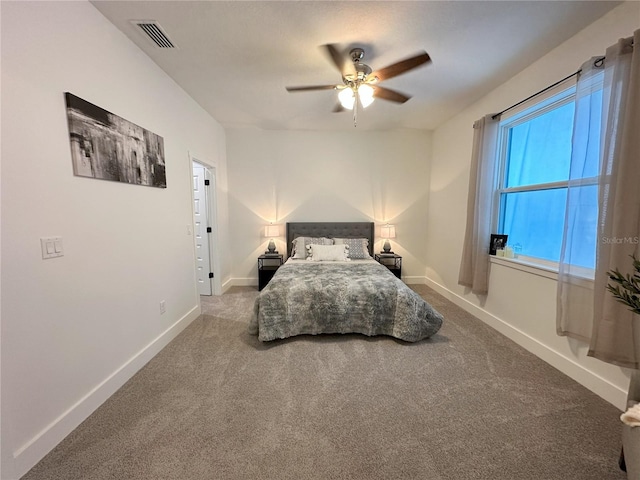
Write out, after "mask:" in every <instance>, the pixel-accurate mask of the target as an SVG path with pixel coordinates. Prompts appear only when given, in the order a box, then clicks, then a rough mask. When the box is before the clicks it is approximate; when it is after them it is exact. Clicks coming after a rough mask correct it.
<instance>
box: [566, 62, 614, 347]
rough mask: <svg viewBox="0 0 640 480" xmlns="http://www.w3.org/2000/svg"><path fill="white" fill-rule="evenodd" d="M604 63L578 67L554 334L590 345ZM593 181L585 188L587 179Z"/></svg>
mask: <svg viewBox="0 0 640 480" xmlns="http://www.w3.org/2000/svg"><path fill="white" fill-rule="evenodd" d="M603 85H604V60H603V59H602V57H594V58H592V59H590V60H589V61H587V62H585V63H584V64H583V65H582V66H581V67H580V74H579V76H578V82H577V84H576V97H575V111H574V117H573V118H574V120H573V136H572V144H573V145H572V149H571V164H570V165H571V167H570V169H569V186H568V188H567V203H566V209H565V219H564V231H563V237H562V247H561V250H560V260H559V262H558V264H559V265H558V290H557V315H556V329H557V333H558V335H564V336H568V337H571V338H576V339H578V340H581V341H583V342H585V343H589V341H590V339H591V332H592V330H593V282H590V281H588V279H586V278H585V272H586V270H587V269H588V267H590V265H586V264H585V263H586V262H585V258H586V257H588V256H589V255H594V254H595V251H596V250H597V238H596V232H595V229H594V228H592V226H593V225H594V224H595V221H596V218H595V213H594V212H596V211H598V186H597V185H594V182H595V181H596V180H595V179H597V178H598V177H599V158H600V154H601V148H600V147H601V142H600V138H601V137H602V136H603V132H602V126H603V124H602V116H603V108H602V94H603V93H604V92H603ZM585 176H586V177H587V178H591V179H594V180H592V181H591V182H590V183H586V182H585V180H584V177H585ZM589 227H591V228H589Z"/></svg>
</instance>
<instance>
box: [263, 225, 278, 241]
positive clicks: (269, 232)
mask: <svg viewBox="0 0 640 480" xmlns="http://www.w3.org/2000/svg"><path fill="white" fill-rule="evenodd" d="M264 236H265V237H268V238H273V237H279V236H280V227H278V225H267V226H266V228H265V229H264Z"/></svg>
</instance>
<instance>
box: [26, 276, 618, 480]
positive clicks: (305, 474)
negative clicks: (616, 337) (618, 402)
mask: <svg viewBox="0 0 640 480" xmlns="http://www.w3.org/2000/svg"><path fill="white" fill-rule="evenodd" d="M412 287H413V288H414V289H415V290H416V291H418V293H419V294H420V295H422V296H423V298H425V299H426V300H427V301H428V302H430V303H431V304H432V305H433V306H434V307H435V308H436V309H437V310H438V311H440V312H441V313H442V314H443V315H444V318H445V321H444V325H443V327H442V329H441V330H440V332H439V333H438V334H437V335H435V336H434V337H433V338H431V339H429V340H425V341H422V342H418V343H415V344H410V343H405V342H402V341H399V340H395V339H392V338H388V337H375V338H369V337H366V336H362V335H325V336H318V337H312V336H301V337H297V338H291V339H286V340H279V341H274V342H270V343H266V344H262V343H260V342H259V341H258V340H257V338H256V337H254V336H251V335H249V334H248V333H247V332H246V329H247V324H248V321H249V318H250V315H251V311H252V306H253V302H254V300H255V298H256V296H257V294H258V292H257V291H256V289H255V288H251V287H234V288H232V289H230V290H229V291H228V292H227V293H226V294H224V295H222V296H220V297H203V299H202V313H203V315H202V316H201V317H199V318H198V319H197V320H195V321H194V322H193V323H192V324H191V325H189V327H187V328H186V329H185V330H184V331H183V332H182V333H181V334H180V335H179V336H178V337H177V338H176V339H175V340H174V341H173V342H171V343H170V344H169V345H168V346H167V347H166V348H165V349H164V350H163V351H162V352H160V353H159V354H158V355H157V356H156V357H155V358H153V359H152V360H151V361H150V362H149V363H148V364H147V365H146V366H145V367H144V368H143V369H141V370H140V371H139V372H138V373H137V374H136V375H135V376H134V377H133V378H131V379H130V380H129V381H128V382H127V383H126V384H125V385H124V386H123V387H122V388H121V389H120V390H119V391H118V392H117V393H116V394H115V395H113V396H112V397H111V398H110V399H108V400H107V401H106V402H105V403H104V404H103V405H102V406H101V407H100V408H99V409H98V410H97V411H96V412H94V413H93V414H92V415H91V416H90V417H89V418H88V419H87V420H86V421H85V422H83V423H82V424H81V425H80V426H79V427H78V428H77V429H76V430H74V431H73V432H72V433H71V434H70V435H69V436H68V437H67V438H66V439H65V440H63V441H62V442H61V443H60V444H59V445H58V446H57V447H56V448H55V449H54V450H53V451H52V452H50V453H49V454H48V455H47V456H46V457H45V458H44V459H43V460H42V461H41V462H40V463H38V464H37V465H36V466H35V467H34V468H33V469H31V471H30V472H28V473H27V474H26V475H25V476H24V477H23V479H24V480H45V479H47V480H49V479H50V480H62V479H64V480H72V479H82V480H102V479H118V480H123V479H149V480H151V479H153V480H162V479H167V480H168V479H180V480H191V479H193V480H195V479H278V480H279V479H296V480H304V479H363V480H364V479H367V480H372V479H424V480H445V479H447V480H448V479H455V480H465V479H478V480H500V479H504V480H529V479H531V480H544V479H547V480H560V479H562V480H566V479H576V480H590V479H593V480H609V479H611V480H616V479H624V478H626V475H625V474H624V472H622V471H620V470H619V468H618V463H617V462H618V456H619V453H620V445H621V441H620V432H621V422H620V420H619V415H620V411H618V409H616V408H615V407H614V406H612V405H610V404H609V403H607V402H606V401H604V400H602V399H601V398H599V397H598V396H597V395H595V394H593V393H591V392H590V391H588V390H587V389H585V388H584V387H582V386H581V385H579V384H578V383H576V382H575V381H573V380H571V379H570V378H568V377H567V376H565V375H564V374H562V373H560V372H559V371H558V370H556V369H554V368H553V367H551V366H549V365H548V364H546V363H545V362H543V361H542V360H540V359H538V358H537V357H535V356H534V355H532V354H530V353H529V352H527V351H526V350H524V349H523V348H521V347H520V346H518V345H516V344H515V343H513V342H512V341H510V340H509V339H507V338H506V337H504V336H503V335H501V334H499V333H498V332H496V331H495V330H493V329H491V328H490V327H488V326H487V325H485V324H484V323H482V322H481V321H480V320H478V319H476V318H475V317H473V316H472V315H470V314H468V313H467V312H465V311H464V310H462V309H460V308H459V307H457V306H456V305H454V304H453V303H451V302H449V301H448V300H446V299H445V298H443V297H442V296H440V295H438V294H437V293H435V292H434V291H433V290H431V289H429V288H428V287H426V286H422V285H414V286H412Z"/></svg>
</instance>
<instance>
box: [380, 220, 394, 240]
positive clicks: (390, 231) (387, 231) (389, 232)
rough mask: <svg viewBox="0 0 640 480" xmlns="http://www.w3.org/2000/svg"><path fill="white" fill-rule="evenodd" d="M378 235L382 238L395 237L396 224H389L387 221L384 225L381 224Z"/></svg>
mask: <svg viewBox="0 0 640 480" xmlns="http://www.w3.org/2000/svg"><path fill="white" fill-rule="evenodd" d="M380 237H382V238H396V226H395V225H389V224H388V223H387V224H386V225H383V226H382V227H380Z"/></svg>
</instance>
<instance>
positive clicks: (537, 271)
mask: <svg viewBox="0 0 640 480" xmlns="http://www.w3.org/2000/svg"><path fill="white" fill-rule="evenodd" d="M536 260H537V259H535V258H532V257H519V258H507V257H497V256H494V255H489V261H490V262H491V263H495V264H497V265H502V266H503V267H507V268H513V269H515V270H520V271H522V272H526V273H530V274H532V275H538V276H540V277H545V278H549V279H551V280H555V281H558V267H557V264H554V263H553V262H548V264H545V263H546V262H545V261H544V260H542V261H536ZM542 262H545V263H542ZM572 283H574V284H577V285H581V286H583V287H585V288H590V289H593V276H592V273H590V271H589V270H587V269H584V272H579V273H575V272H574V273H573V275H572Z"/></svg>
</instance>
